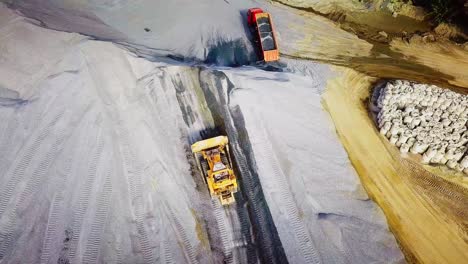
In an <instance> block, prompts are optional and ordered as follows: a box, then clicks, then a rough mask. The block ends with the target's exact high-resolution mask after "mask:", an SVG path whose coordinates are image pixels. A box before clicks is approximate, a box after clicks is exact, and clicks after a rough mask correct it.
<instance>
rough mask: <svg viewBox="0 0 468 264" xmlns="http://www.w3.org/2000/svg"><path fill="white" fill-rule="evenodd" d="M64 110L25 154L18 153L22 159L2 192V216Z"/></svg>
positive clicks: (0, 211)
mask: <svg viewBox="0 0 468 264" xmlns="http://www.w3.org/2000/svg"><path fill="white" fill-rule="evenodd" d="M62 115H63V112H60V113H59V114H58V115H56V116H55V117H54V118H53V120H52V121H51V122H50V123H49V124H48V125H47V126H46V127H45V128H43V129H42V130H41V131H40V132H39V135H38V136H37V137H36V138H35V139H34V141H33V142H32V144H31V145H29V147H28V148H27V149H26V150H25V151H24V153H25V154H24V155H18V156H20V157H22V158H21V161H20V162H19V163H18V164H17V165H16V167H15V169H14V171H13V172H12V176H11V178H10V180H9V181H8V183H7V184H6V186H5V188H4V189H3V190H2V192H1V193H0V218H2V217H3V214H4V212H5V209H6V207H7V205H8V203H9V202H10V198H11V196H12V194H13V193H14V191H15V189H16V186H17V185H18V183H19V182H20V181H21V180H22V179H23V177H24V175H25V173H26V170H27V169H28V168H29V164H30V163H31V161H32V159H33V158H34V157H35V155H36V153H37V151H38V150H39V147H40V146H41V144H42V142H43V141H44V139H45V138H46V137H47V136H48V135H49V134H50V131H51V130H52V127H53V126H55V124H56V123H57V122H58V121H59V120H60V119H61V117H62Z"/></svg>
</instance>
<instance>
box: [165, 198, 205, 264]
mask: <svg viewBox="0 0 468 264" xmlns="http://www.w3.org/2000/svg"><path fill="white" fill-rule="evenodd" d="M163 208H164V212H165V215H166V216H167V217H168V220H169V222H170V223H171V226H172V229H173V230H174V233H176V235H177V240H178V242H179V245H180V246H181V247H182V251H183V252H184V257H185V260H186V262H187V263H198V261H197V258H196V254H195V251H194V250H193V247H192V244H191V243H190V240H189V239H188V237H187V234H186V233H185V231H184V228H183V226H182V225H181V224H180V221H179V219H178V218H177V217H176V216H175V215H174V212H173V211H172V209H171V208H170V207H169V206H168V205H167V203H166V202H164V205H163Z"/></svg>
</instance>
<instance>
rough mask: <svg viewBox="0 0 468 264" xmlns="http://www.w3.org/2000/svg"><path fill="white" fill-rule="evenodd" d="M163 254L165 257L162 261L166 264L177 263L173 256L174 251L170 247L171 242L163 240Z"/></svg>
mask: <svg viewBox="0 0 468 264" xmlns="http://www.w3.org/2000/svg"><path fill="white" fill-rule="evenodd" d="M162 244H163V251H164V252H163V253H164V254H163V256H164V259H163V261H161V263H166V264H172V263H175V262H174V259H173V258H172V251H171V249H170V246H169V245H168V244H169V243H168V242H167V241H163V243H162Z"/></svg>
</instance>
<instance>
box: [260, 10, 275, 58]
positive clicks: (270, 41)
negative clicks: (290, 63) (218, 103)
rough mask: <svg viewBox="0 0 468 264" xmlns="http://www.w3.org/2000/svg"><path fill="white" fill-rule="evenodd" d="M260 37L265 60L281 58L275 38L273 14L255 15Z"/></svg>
mask: <svg viewBox="0 0 468 264" xmlns="http://www.w3.org/2000/svg"><path fill="white" fill-rule="evenodd" d="M255 17H256V24H257V31H258V37H259V40H260V46H261V48H262V52H263V59H264V60H265V61H276V60H278V59H279V52H278V45H277V41H276V38H275V33H274V29H273V25H272V22H271V16H270V14H268V13H259V14H256V15H255Z"/></svg>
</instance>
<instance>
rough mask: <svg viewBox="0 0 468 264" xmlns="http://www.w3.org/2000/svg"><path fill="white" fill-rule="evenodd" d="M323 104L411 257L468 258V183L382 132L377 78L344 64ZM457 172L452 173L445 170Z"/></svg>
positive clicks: (450, 260)
mask: <svg viewBox="0 0 468 264" xmlns="http://www.w3.org/2000/svg"><path fill="white" fill-rule="evenodd" d="M340 71H342V72H343V74H342V75H340V77H338V78H337V79H334V80H332V81H330V82H329V84H328V87H327V92H326V93H325V95H324V98H323V100H324V105H325V107H326V108H327V110H328V111H329V113H330V115H331V117H332V118H333V121H334V123H335V126H336V130H337V133H338V135H339V137H340V139H341V141H342V143H343V144H344V146H345V148H346V150H347V152H348V154H349V157H350V159H351V162H352V163H353V165H354V167H355V168H356V170H357V171H358V174H359V176H360V178H361V181H362V183H363V185H364V186H365V188H366V190H367V192H368V193H369V195H370V196H371V197H372V198H373V199H374V200H375V201H376V202H377V203H378V204H379V205H380V206H381V208H382V209H383V211H384V213H385V215H386V216H387V219H388V222H389V225H390V228H391V229H392V231H393V232H394V233H395V235H396V237H397V240H398V241H399V243H400V245H401V246H402V249H403V251H404V252H405V255H406V257H407V260H408V261H409V262H413V263H467V262H468V250H467V249H468V189H467V187H468V183H467V182H466V181H464V180H462V179H463V178H462V177H463V176H461V175H458V176H457V175H454V174H453V173H451V172H446V171H445V170H443V169H438V168H431V169H430V170H426V169H425V168H424V167H423V166H422V165H420V163H419V162H418V161H417V160H415V158H414V157H402V156H401V155H400V153H399V152H398V150H397V149H396V148H395V147H393V146H391V145H390V144H388V142H387V140H386V139H385V138H384V137H382V136H380V134H379V133H378V131H377V130H376V128H375V125H374V123H373V121H372V119H371V117H370V115H369V114H368V113H369V111H368V109H367V100H368V98H369V91H370V88H371V87H372V86H373V83H374V81H375V79H374V78H371V77H367V76H366V75H363V74H360V73H357V72H356V71H354V70H349V69H346V70H344V69H340ZM448 174H450V175H453V176H452V177H448V176H447V175H448Z"/></svg>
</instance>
